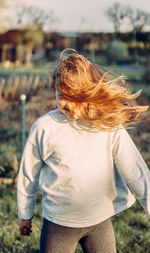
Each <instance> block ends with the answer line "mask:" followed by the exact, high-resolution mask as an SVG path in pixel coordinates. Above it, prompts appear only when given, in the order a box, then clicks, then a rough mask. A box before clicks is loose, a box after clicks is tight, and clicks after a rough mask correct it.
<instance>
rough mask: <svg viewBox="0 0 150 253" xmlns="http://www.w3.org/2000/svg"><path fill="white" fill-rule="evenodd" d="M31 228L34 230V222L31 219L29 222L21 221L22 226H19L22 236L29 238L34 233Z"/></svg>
mask: <svg viewBox="0 0 150 253" xmlns="http://www.w3.org/2000/svg"><path fill="white" fill-rule="evenodd" d="M31 228H32V220H31V219H29V220H24V219H21V221H20V226H19V229H20V234H21V235H28V236H29V235H30V233H31V232H32V230H31Z"/></svg>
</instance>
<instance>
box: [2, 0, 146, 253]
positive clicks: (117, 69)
mask: <svg viewBox="0 0 150 253" xmlns="http://www.w3.org/2000/svg"><path fill="white" fill-rule="evenodd" d="M64 48H74V49H76V50H77V51H78V52H79V53H81V54H83V55H84V56H86V57H87V58H88V59H90V60H91V61H92V62H93V63H96V64H98V65H100V66H102V67H105V68H106V69H107V70H108V71H111V72H112V73H114V74H115V75H125V76H126V77H127V81H128V82H129V86H130V89H131V91H133V92H135V91H137V90H139V89H142V94H141V96H140V97H139V98H138V103H139V104H140V105H150V2H149V0H142V1H141V0H132V1H130V0H126V1H123V0H118V1H116V2H115V1H113V0H101V1H99V0H93V1H89V0H86V1H85V0H82V1H80V0H76V1H73V0H70V1H69V0H61V1H59V0H55V1H49V0H42V1H41V0H26V1H25V0H13V1H11V0H0V197H1V199H0V253H3V252H34V253H35V252H39V236H40V228H41V224H42V219H41V204H40V203H41V195H40V194H38V196H37V206H36V209H35V217H34V220H33V231H34V233H33V234H32V235H31V238H22V237H21V236H20V235H19V231H18V222H19V221H18V218H17V207H16V181H17V173H18V167H19V162H20V158H21V153H22V149H23V146H24V143H25V141H26V138H27V135H28V132H29V129H30V127H31V125H32V123H33V122H34V121H35V120H36V119H37V118H38V117H39V116H41V115H43V114H44V113H46V112H48V111H49V110H52V109H54V108H56V101H55V94H54V91H53V90H52V89H51V75H52V73H53V70H54V69H55V66H56V65H57V62H58V60H59V55H60V52H61V51H62V50H63V49H64ZM22 94H24V95H25V96H22ZM129 133H130V135H131V136H132V138H133V140H134V142H135V143H136V145H137V147H138V149H139V151H140V152H141V154H142V156H143V158H144V160H145V161H146V163H147V165H148V166H149V167H150V110H148V112H147V113H146V115H145V117H144V118H143V119H142V120H141V123H140V124H138V125H137V126H136V127H135V128H133V129H131V130H129ZM112 220H113V223H114V227H115V232H116V241H117V249H118V252H125V253H127V252H129V253H132V252H134V253H135V252H137V253H140V252H141V253H143V252H147V253H148V252H150V250H149V249H150V232H149V231H150V230H149V229H150V221H149V219H148V217H147V216H146V214H145V213H144V211H143V209H142V208H141V207H140V206H139V204H138V203H136V204H135V205H134V206H133V207H132V208H131V209H130V210H127V211H125V212H123V214H119V215H117V216H116V217H113V218H112ZM76 252H78V253H79V252H82V250H81V249H80V247H79V246H78V248H77V251H76Z"/></svg>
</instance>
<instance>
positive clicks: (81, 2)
mask: <svg viewBox="0 0 150 253" xmlns="http://www.w3.org/2000/svg"><path fill="white" fill-rule="evenodd" d="M114 2H119V3H121V4H122V5H129V6H131V7H132V8H139V9H141V10H144V11H146V12H149V13H150V0H118V1H115V0H28V3H30V4H33V5H34V6H36V7H40V8H44V9H46V10H53V11H54V15H55V16H56V17H57V18H58V19H59V22H58V23H56V24H54V25H53V29H54V30H55V29H56V30H58V31H79V32H83V31H93V32H100V31H101V32H103V31H105V32H106V31H107V32H109V31H110V32H112V31H113V26H112V24H111V22H110V21H109V20H108V18H106V15H105V10H106V9H107V8H108V7H110V6H111V5H112V4H113V3H114ZM124 29H127V27H126V28H124Z"/></svg>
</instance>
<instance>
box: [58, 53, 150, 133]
mask: <svg viewBox="0 0 150 253" xmlns="http://www.w3.org/2000/svg"><path fill="white" fill-rule="evenodd" d="M53 85H55V87H56V89H57V90H58V91H59V92H60V96H61V97H62V98H64V99H66V100H67V101H69V102H70V107H71V111H76V112H78V114H77V115H78V119H79V121H81V122H82V123H83V124H84V125H85V126H86V125H87V126H92V127H96V128H98V129H101V130H108V129H110V130H111V129H114V128H116V127H119V126H120V125H123V126H124V127H127V126H128V125H131V124H133V123H134V122H135V121H136V120H137V119H138V118H139V116H140V115H141V113H142V112H144V111H146V110H147V109H148V106H138V105H137V104H136V103H135V99H136V98H137V97H138V96H139V95H140V93H141V90H140V91H138V92H136V93H135V94H131V93H130V91H129V90H128V89H127V87H126V82H125V81H124V79H123V76H119V77H117V78H114V79H110V77H109V74H108V73H107V72H105V73H104V71H103V69H101V68H100V67H97V66H96V65H94V64H92V63H91V62H90V61H89V60H87V59H86V58H85V57H84V56H82V55H80V54H78V53H73V54H70V55H68V56H67V57H65V58H64V59H61V60H60V64H59V66H58V67H57V69H56V70H55V72H54V75H53Z"/></svg>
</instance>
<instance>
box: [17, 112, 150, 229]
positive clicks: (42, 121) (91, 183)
mask: <svg viewBox="0 0 150 253" xmlns="http://www.w3.org/2000/svg"><path fill="white" fill-rule="evenodd" d="M39 188H40V189H41V191H42V196H43V200H42V215H43V217H44V218H46V219H47V220H50V221H52V222H54V223H56V224H59V225H64V226H68V227H88V226H92V225H95V224H98V223H100V222H102V221H104V220H106V219H107V218H109V217H111V216H113V215H115V214H116V213H119V212H121V211H123V210H125V209H127V208H129V207H130V206H131V205H132V204H133V203H134V202H135V198H134V196H133V195H132V193H131V191H132V192H133V193H134V195H135V197H136V198H137V199H138V200H139V202H140V203H141V205H142V206H143V208H144V209H145V211H146V213H147V214H148V215H149V216H150V171H149V169H148V168H147V166H146V164H145V162H144V160H143V159H142V157H141V155H140V154H139V152H138V150H137V148H136V147H135V145H134V143H133V142H132V140H131V138H130V137H129V135H128V133H127V132H126V130H124V129H120V130H117V131H114V132H103V131H97V132H88V131H85V130H82V129H81V128H79V127H77V124H76V121H72V124H70V120H69V119H68V118H67V117H66V116H65V115H63V114H60V113H59V112H58V110H55V111H51V112H49V113H47V114H46V115H44V116H42V117H41V118H39V119H38V120H37V121H36V122H35V123H34V124H33V126H32V128H31V131H30V134H29V137H28V140H27V143H26V145H25V149H24V152H23V156H22V161H21V165H20V171H19V175H18V185H17V198H18V210H19V212H18V213H19V217H20V218H23V219H30V218H31V217H32V216H33V211H34V206H35V199H36V193H37V192H38V189H39ZM129 189H130V190H131V191H130V190H129Z"/></svg>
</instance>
